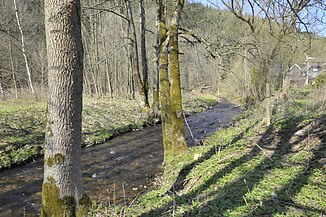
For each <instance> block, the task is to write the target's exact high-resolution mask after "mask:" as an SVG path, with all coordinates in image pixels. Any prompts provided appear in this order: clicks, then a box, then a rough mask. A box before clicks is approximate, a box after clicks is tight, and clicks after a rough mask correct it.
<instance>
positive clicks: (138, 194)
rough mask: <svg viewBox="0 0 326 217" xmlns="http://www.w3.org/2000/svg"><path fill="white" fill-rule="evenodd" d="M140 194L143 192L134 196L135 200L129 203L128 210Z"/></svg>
mask: <svg viewBox="0 0 326 217" xmlns="http://www.w3.org/2000/svg"><path fill="white" fill-rule="evenodd" d="M142 193H144V192H143V191H141V192H139V193H138V194H137V195H136V196H135V198H134V199H133V200H132V201H131V202H130V204H129V206H128V207H129V208H130V207H131V206H132V205H133V204H134V202H135V201H136V200H137V199H138V197H139V195H141V194H142Z"/></svg>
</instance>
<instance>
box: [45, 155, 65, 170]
mask: <svg viewBox="0 0 326 217" xmlns="http://www.w3.org/2000/svg"><path fill="white" fill-rule="evenodd" d="M64 161H65V156H64V155H63V154H60V153H57V154H55V155H54V157H49V158H48V159H47V160H46V164H47V165H48V166H49V167H53V166H54V165H62V164H63V163H64Z"/></svg>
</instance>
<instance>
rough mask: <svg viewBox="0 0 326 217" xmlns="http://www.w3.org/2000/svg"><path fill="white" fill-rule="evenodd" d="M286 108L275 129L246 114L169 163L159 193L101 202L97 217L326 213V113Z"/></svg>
mask: <svg viewBox="0 0 326 217" xmlns="http://www.w3.org/2000/svg"><path fill="white" fill-rule="evenodd" d="M282 105H284V104H282ZM274 109H275V110H277V109H279V108H277V107H275V108H274ZM282 109H284V110H283V111H282V113H279V114H277V115H275V116H274V119H273V123H272V125H271V126H269V127H265V126H264V124H263V122H262V121H261V117H259V115H257V114H256V113H251V114H249V113H247V114H243V115H242V117H239V118H238V121H237V122H236V124H235V126H233V127H230V128H228V129H222V130H220V131H218V132H216V134H214V135H212V136H211V137H209V138H207V140H206V141H205V144H204V146H199V147H195V148H192V149H191V151H190V152H189V154H187V155H185V156H182V157H178V159H169V161H170V162H171V165H173V168H170V169H168V170H166V172H165V175H164V178H162V180H164V181H162V180H161V182H160V183H159V186H158V188H157V189H158V190H154V191H151V192H149V193H147V194H146V195H143V196H142V197H140V198H139V199H138V202H136V203H133V204H132V205H130V206H129V205H128V204H127V206H109V207H108V206H98V205H94V210H93V211H92V212H91V213H90V216H142V217H145V216H148V217H152V216H180V217H181V216H185V217H192V216H201V217H202V216H207V217H212V216H216V217H219V216H234V217H238V216H248V217H249V216H257V217H258V216H259V217H260V216H323V215H324V214H326V200H325V198H326V189H325V186H326V173H325V169H326V166H325V163H326V147H325V146H326V134H325V132H326V112H324V110H323V109H321V110H309V111H308V112H307V106H306V103H303V101H302V99H300V100H298V99H295V100H293V101H291V102H289V103H288V104H287V105H286V107H285V108H284V107H283V108H282ZM309 109H310V108H309Z"/></svg>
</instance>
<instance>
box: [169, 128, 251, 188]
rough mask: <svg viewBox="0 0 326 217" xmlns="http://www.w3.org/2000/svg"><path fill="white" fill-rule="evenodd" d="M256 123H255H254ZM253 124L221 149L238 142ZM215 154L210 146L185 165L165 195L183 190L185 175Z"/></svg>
mask: <svg viewBox="0 0 326 217" xmlns="http://www.w3.org/2000/svg"><path fill="white" fill-rule="evenodd" d="M256 123H257V122H256ZM256 123H254V124H253V125H251V126H249V127H247V128H246V129H245V130H244V131H243V132H241V133H239V134H238V135H236V136H235V137H233V138H232V139H231V141H230V142H229V143H228V144H226V145H224V146H222V147H223V148H225V147H228V146H230V145H232V144H234V143H236V142H238V141H239V140H241V139H242V138H243V136H244V135H246V134H247V133H248V132H249V130H250V129H251V128H253V127H254V125H255V124H256ZM216 153H217V147H216V145H214V146H212V147H211V148H210V149H209V150H208V151H207V152H206V153H205V154H204V155H203V156H201V157H200V158H198V159H197V160H195V161H193V162H191V163H190V164H187V165H185V166H184V167H183V168H182V169H181V170H180V172H179V174H178V177H177V179H176V181H175V182H174V184H173V185H172V186H171V188H170V189H169V190H168V192H166V194H171V193H173V192H177V191H180V190H182V189H183V187H184V186H185V185H186V177H187V175H188V174H189V173H190V172H191V170H192V169H193V168H194V167H196V165H198V164H201V163H202V162H204V161H206V160H208V159H210V158H211V157H212V156H213V155H215V154H216Z"/></svg>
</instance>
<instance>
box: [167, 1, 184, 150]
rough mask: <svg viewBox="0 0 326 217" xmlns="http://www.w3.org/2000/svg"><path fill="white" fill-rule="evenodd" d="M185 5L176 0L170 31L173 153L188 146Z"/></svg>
mask: <svg viewBox="0 0 326 217" xmlns="http://www.w3.org/2000/svg"><path fill="white" fill-rule="evenodd" d="M183 6H184V0H177V1H175V2H174V6H173V12H172V16H171V20H170V26H169V31H168V38H170V43H169V69H170V79H171V90H170V93H171V124H172V132H171V133H172V135H171V139H172V141H173V144H172V151H173V154H181V153H184V152H185V151H186V150H187V149H188V147H187V143H186V139H185V125H184V116H183V109H182V97H181V82H180V61H179V43H178V29H179V23H180V16H181V12H182V9H183Z"/></svg>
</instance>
